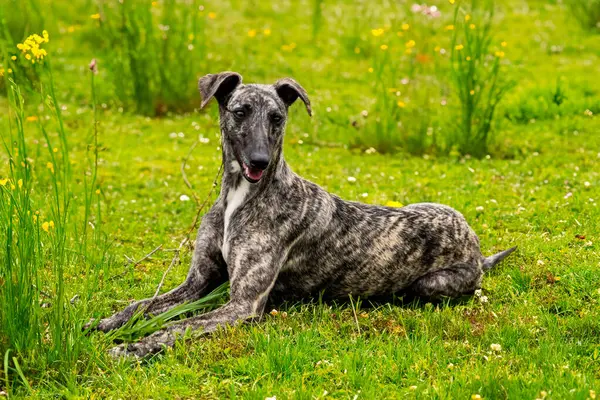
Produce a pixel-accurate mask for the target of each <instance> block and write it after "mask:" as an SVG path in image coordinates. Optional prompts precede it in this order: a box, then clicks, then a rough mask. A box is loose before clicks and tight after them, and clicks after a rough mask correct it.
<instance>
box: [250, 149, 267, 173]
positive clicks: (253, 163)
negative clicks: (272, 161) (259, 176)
mask: <svg viewBox="0 0 600 400" xmlns="http://www.w3.org/2000/svg"><path fill="white" fill-rule="evenodd" d="M268 166H269V156H268V155H267V154H264V153H252V154H250V167H252V168H256V169H260V170H263V171H264V170H265V169H267V167H268Z"/></svg>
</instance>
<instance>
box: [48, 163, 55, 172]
mask: <svg viewBox="0 0 600 400" xmlns="http://www.w3.org/2000/svg"><path fill="white" fill-rule="evenodd" d="M46 167H48V169H49V170H50V172H52V173H54V164H52V163H51V162H49V163H48V164H46Z"/></svg>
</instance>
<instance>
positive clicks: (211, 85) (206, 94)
mask: <svg viewBox="0 0 600 400" xmlns="http://www.w3.org/2000/svg"><path fill="white" fill-rule="evenodd" d="M240 83H242V76H241V75H240V74H238V73H237V72H230V71H225V72H220V73H218V74H208V75H205V76H203V77H202V78H200V80H199V81H198V89H199V90H200V95H201V96H202V104H201V105H200V107H201V108H204V106H205V105H206V104H207V103H208V102H209V101H210V99H211V98H213V97H214V98H215V99H217V101H218V102H219V104H221V105H224V103H225V100H226V99H227V97H228V96H229V95H230V94H231V92H233V90H234V89H235V88H236V87H237V86H238V85H239V84H240Z"/></svg>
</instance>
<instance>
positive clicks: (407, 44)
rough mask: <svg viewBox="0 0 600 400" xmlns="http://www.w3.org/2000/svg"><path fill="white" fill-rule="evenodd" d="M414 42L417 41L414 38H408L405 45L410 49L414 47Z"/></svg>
mask: <svg viewBox="0 0 600 400" xmlns="http://www.w3.org/2000/svg"><path fill="white" fill-rule="evenodd" d="M416 44H417V43H416V42H415V41H414V40H409V41H408V42H406V44H405V46H406V47H407V48H409V49H410V48H412V47H415V45H416Z"/></svg>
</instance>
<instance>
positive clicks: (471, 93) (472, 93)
mask: <svg viewBox="0 0 600 400" xmlns="http://www.w3.org/2000/svg"><path fill="white" fill-rule="evenodd" d="M469 94H470V95H471V96H473V95H474V94H475V91H474V90H471V91H470V92H469ZM481 209H482V211H483V207H481Z"/></svg>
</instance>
